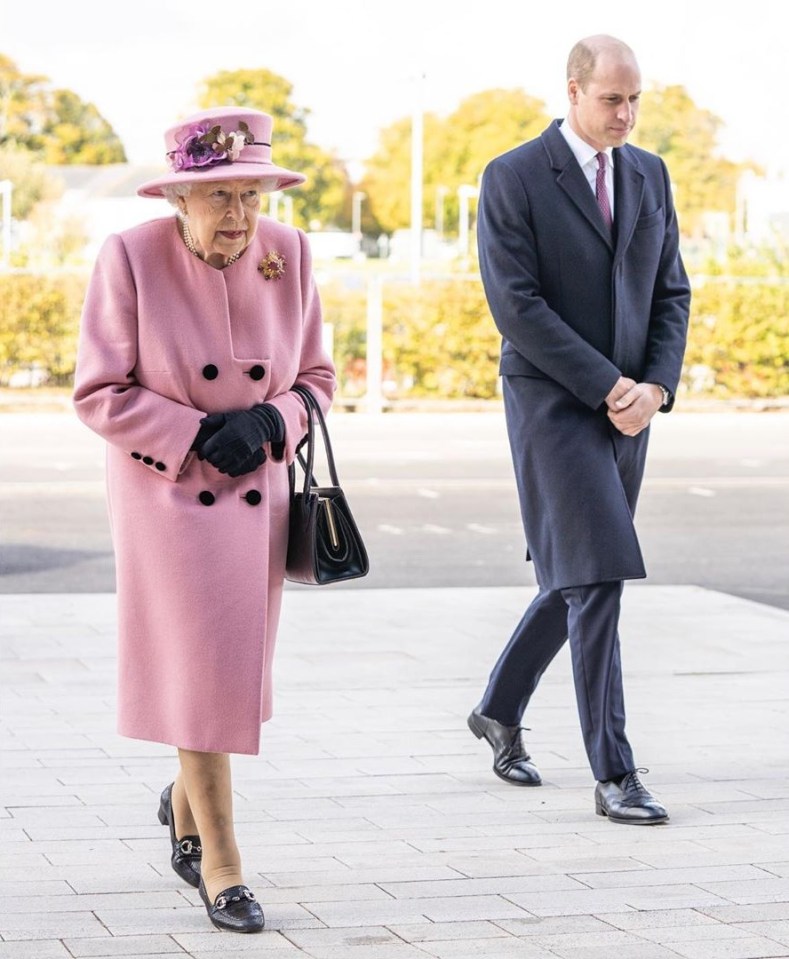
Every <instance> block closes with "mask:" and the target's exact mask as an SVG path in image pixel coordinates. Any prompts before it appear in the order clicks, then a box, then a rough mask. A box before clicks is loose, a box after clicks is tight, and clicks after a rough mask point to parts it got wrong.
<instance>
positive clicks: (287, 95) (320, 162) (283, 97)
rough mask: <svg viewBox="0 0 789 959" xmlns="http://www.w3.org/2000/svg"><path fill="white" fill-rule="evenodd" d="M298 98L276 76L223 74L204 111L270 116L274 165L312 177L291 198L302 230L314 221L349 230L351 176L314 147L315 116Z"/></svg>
mask: <svg viewBox="0 0 789 959" xmlns="http://www.w3.org/2000/svg"><path fill="white" fill-rule="evenodd" d="M292 93H293V84H292V83H290V82H289V81H288V80H286V79H285V78H284V77H281V76H279V75H278V74H276V73H272V71H271V70H265V69H259V70H222V71H221V72H219V73H216V74H214V75H213V76H210V77H208V78H206V79H205V80H204V81H203V83H202V85H201V89H200V94H199V97H198V102H199V104H200V106H201V107H202V108H203V109H208V108H209V107H214V106H239V107H247V108H250V109H253V110H262V111H263V112H264V113H268V114H270V115H271V116H272V117H273V119H274V133H273V143H272V153H273V159H274V162H275V163H277V164H278V165H280V166H284V167H286V168H287V169H290V170H297V171H298V172H300V173H304V174H305V176H306V177H307V182H306V183H305V184H304V186H301V187H299V188H298V189H296V190H293V191H292V193H291V194H290V195H291V196H292V198H293V211H294V220H295V222H296V223H297V224H298V225H299V226H302V227H307V226H309V225H310V224H312V223H313V222H314V221H318V222H319V223H320V224H321V225H322V226H327V225H335V226H336V225H340V224H343V225H347V223H348V222H349V213H348V205H349V183H348V174H347V172H346V170H345V168H344V166H343V164H342V163H341V162H340V160H339V159H338V158H337V157H335V156H332V155H331V154H329V153H327V152H326V151H325V150H322V149H321V148H320V147H318V146H316V145H315V144H313V143H310V142H309V140H308V139H307V118H308V116H309V111H308V110H307V109H305V108H304V107H300V106H298V105H297V104H295V103H294V102H293V100H292V99H291V97H292Z"/></svg>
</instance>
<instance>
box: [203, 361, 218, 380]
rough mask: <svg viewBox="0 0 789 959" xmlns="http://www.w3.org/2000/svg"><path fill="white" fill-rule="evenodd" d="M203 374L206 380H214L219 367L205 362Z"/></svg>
mask: <svg viewBox="0 0 789 959" xmlns="http://www.w3.org/2000/svg"><path fill="white" fill-rule="evenodd" d="M203 376H204V377H205V378H206V379H207V380H215V379H216V378H217V376H219V368H218V367H216V366H214V364H213V363H207V364H206V365H205V366H204V367H203Z"/></svg>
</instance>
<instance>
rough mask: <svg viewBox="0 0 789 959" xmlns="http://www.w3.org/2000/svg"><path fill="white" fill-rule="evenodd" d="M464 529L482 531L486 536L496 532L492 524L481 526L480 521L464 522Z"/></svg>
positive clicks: (473, 531) (475, 531)
mask: <svg viewBox="0 0 789 959" xmlns="http://www.w3.org/2000/svg"><path fill="white" fill-rule="evenodd" d="M466 529H469V530H471V532H472V533H484V534H485V535H487V536H489V535H490V534H491V533H495V532H496V530H495V528H494V527H493V526H483V525H482V523H466Z"/></svg>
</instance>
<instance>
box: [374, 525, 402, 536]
mask: <svg viewBox="0 0 789 959" xmlns="http://www.w3.org/2000/svg"><path fill="white" fill-rule="evenodd" d="M378 529H379V530H380V531H381V532H382V533H391V535H392V536H402V535H403V532H404V530H403V528H402V527H401V526H390V525H389V524H388V523H380V524H379V526H378Z"/></svg>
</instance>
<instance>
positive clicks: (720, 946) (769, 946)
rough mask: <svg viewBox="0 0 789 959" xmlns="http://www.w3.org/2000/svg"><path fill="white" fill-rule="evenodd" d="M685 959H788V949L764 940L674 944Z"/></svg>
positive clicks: (751, 939)
mask: <svg viewBox="0 0 789 959" xmlns="http://www.w3.org/2000/svg"><path fill="white" fill-rule="evenodd" d="M671 949H672V950H673V952H674V953H676V954H677V955H680V956H684V957H685V959H770V957H775V959H786V955H787V952H786V947H785V946H783V945H781V944H780V943H777V942H770V940H768V939H762V938H746V939H716V940H715V941H714V942H709V941H707V942H703V941H699V942H672V943H671Z"/></svg>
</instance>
